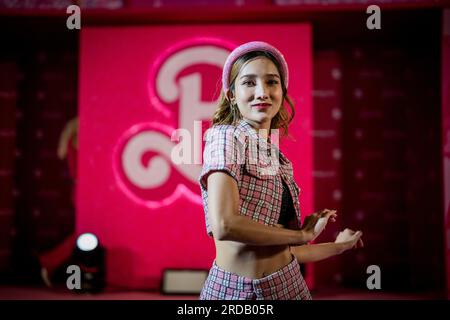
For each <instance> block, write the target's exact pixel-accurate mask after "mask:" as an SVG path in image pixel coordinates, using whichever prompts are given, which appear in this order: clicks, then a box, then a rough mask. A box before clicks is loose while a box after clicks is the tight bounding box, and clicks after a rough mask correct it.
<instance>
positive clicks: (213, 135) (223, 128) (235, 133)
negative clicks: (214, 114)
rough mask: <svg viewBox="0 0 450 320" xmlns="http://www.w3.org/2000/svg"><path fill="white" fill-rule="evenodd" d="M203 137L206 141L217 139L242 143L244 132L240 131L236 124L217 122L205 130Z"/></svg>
mask: <svg viewBox="0 0 450 320" xmlns="http://www.w3.org/2000/svg"><path fill="white" fill-rule="evenodd" d="M205 137H206V138H205V140H206V142H212V141H217V140H223V141H228V140H233V141H239V142H242V143H244V142H245V134H244V133H243V132H242V130H241V129H240V128H239V127H237V126H234V125H230V124H219V125H214V126H212V127H211V128H209V129H208V130H207V131H206V133H205Z"/></svg>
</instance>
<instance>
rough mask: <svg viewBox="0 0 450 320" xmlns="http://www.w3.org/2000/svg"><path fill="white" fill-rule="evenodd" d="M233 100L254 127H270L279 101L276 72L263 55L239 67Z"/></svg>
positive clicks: (280, 88) (279, 105) (281, 91)
mask: <svg viewBox="0 0 450 320" xmlns="http://www.w3.org/2000/svg"><path fill="white" fill-rule="evenodd" d="M234 86H235V95H234V97H233V98H234V99H235V103H237V105H238V108H239V111H240V113H241V115H242V118H243V119H245V120H246V121H247V122H249V123H250V124H252V125H253V126H254V127H255V128H258V129H260V128H265V129H269V128H270V122H271V120H272V118H273V117H274V116H275V115H276V114H277V113H278V110H280V107H281V103H282V101H283V89H282V87H281V79H280V74H279V72H278V69H277V67H276V66H275V64H274V63H273V62H272V61H271V60H270V59H268V58H266V57H257V58H254V59H252V60H250V61H249V62H247V63H246V64H244V66H243V67H242V68H241V70H240V72H239V74H238V76H237V77H236V80H235V83H234Z"/></svg>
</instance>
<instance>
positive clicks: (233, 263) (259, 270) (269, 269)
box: [214, 240, 293, 279]
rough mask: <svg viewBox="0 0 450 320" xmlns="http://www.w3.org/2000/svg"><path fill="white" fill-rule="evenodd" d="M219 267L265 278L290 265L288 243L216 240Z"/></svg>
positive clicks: (249, 276)
mask: <svg viewBox="0 0 450 320" xmlns="http://www.w3.org/2000/svg"><path fill="white" fill-rule="evenodd" d="M214 241H215V244H216V264H217V266H218V267H219V268H221V269H223V270H225V271H228V272H231V273H234V274H237V275H239V276H243V277H248V278H251V279H259V278H264V277H266V276H268V275H270V274H272V273H274V272H276V271H278V270H280V269H282V268H283V267H284V266H286V265H288V264H289V263H290V262H291V261H292V259H293V258H292V254H291V252H290V249H289V246H288V245H277V246H255V245H248V244H244V243H241V242H235V241H220V240H214Z"/></svg>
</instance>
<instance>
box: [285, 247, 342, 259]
mask: <svg viewBox="0 0 450 320" xmlns="http://www.w3.org/2000/svg"><path fill="white" fill-rule="evenodd" d="M291 252H292V254H293V255H294V256H295V257H296V258H297V260H298V262H299V263H309V262H316V261H321V260H324V259H327V258H329V257H332V256H335V255H338V254H341V253H342V252H344V246H343V245H342V243H334V242H326V243H317V244H305V245H301V246H291Z"/></svg>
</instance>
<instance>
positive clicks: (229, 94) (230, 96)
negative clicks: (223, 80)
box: [225, 89, 235, 103]
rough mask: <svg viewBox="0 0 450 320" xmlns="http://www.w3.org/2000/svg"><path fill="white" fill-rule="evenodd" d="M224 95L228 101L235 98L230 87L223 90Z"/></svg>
mask: <svg viewBox="0 0 450 320" xmlns="http://www.w3.org/2000/svg"><path fill="white" fill-rule="evenodd" d="M225 96H226V97H227V100H228V101H229V102H230V103H233V101H234V100H235V99H234V96H233V92H232V91H231V90H230V89H228V90H227V92H225Z"/></svg>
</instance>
